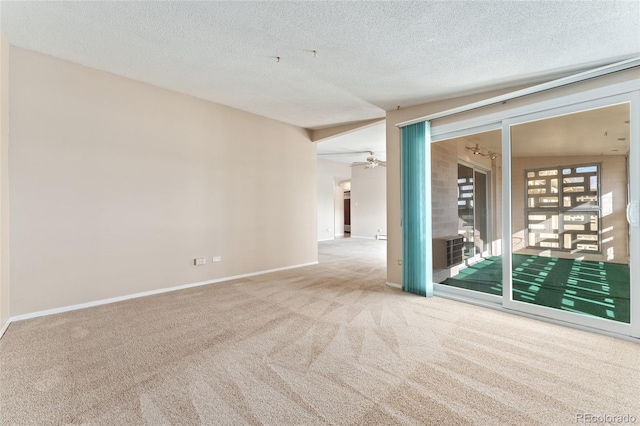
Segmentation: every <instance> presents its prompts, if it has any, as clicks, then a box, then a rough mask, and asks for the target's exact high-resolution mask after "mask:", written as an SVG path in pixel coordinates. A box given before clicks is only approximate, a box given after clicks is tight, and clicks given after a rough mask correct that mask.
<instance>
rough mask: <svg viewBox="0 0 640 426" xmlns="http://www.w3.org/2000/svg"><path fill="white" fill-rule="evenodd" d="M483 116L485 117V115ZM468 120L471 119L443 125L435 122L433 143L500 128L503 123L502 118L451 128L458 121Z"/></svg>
mask: <svg viewBox="0 0 640 426" xmlns="http://www.w3.org/2000/svg"><path fill="white" fill-rule="evenodd" d="M482 118H483V119H484V117H482ZM468 121H471V120H465V121H457V122H456V123H453V124H450V125H441V126H438V125H436V124H434V126H433V127H432V131H433V133H432V134H431V143H434V142H440V141H443V140H449V139H455V138H461V137H463V136H469V135H475V134H477V133H485V132H490V131H492V130H500V129H501V126H502V124H501V123H500V121H501V120H495V121H493V122H491V123H485V124H481V125H478V126H475V125H473V126H470V127H469V126H466V125H465V126H464V128H461V129H457V130H450V128H451V127H452V126H453V125H457V124H458V123H467V122H468ZM455 127H456V128H457V127H460V126H455Z"/></svg>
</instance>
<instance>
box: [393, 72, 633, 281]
mask: <svg viewBox="0 0 640 426" xmlns="http://www.w3.org/2000/svg"><path fill="white" fill-rule="evenodd" d="M638 78H640V69H632V70H628V71H623V72H618V73H615V74H613V75H611V76H607V77H603V78H598V79H592V80H587V81H585V82H582V83H577V84H572V85H570V86H565V87H562V88H559V89H554V90H550V91H546V92H542V93H539V94H536V95H530V96H526V97H524V98H520V99H515V100H512V101H509V102H506V103H505V104H498V105H493V106H490V107H485V108H481V109H477V110H473V111H470V112H467V113H464V114H457V115H454V116H451V117H448V118H445V119H438V120H435V121H434V122H433V123H432V125H433V126H439V125H443V124H447V123H452V122H456V121H461V120H466V119H470V118H474V117H478V116H482V115H487V114H493V113H501V112H505V115H506V111H508V110H509V109H511V108H516V107H519V106H524V105H527V104H531V103H535V102H542V101H546V100H549V99H553V98H556V97H560V96H566V95H571V94H575V93H579V92H582V91H585V90H590V89H595V88H599V87H603V86H605V85H609V84H614V83H619V82H625V81H630V80H634V79H638ZM517 89H519V87H516V88H511V89H504V90H497V91H493V92H487V93H482V94H477V95H472V96H466V97H460V98H454V99H447V100H443V101H438V102H432V103H427V104H421V105H416V106H412V107H407V108H402V107H401V108H400V109H398V110H391V111H387V126H386V128H387V132H386V133H387V153H386V154H387V235H388V241H387V281H389V282H392V283H398V284H400V283H401V281H402V267H401V266H400V265H398V260H400V259H402V233H401V228H400V216H401V209H400V129H399V128H398V127H397V124H399V123H402V122H405V121H409V120H413V119H417V118H420V117H424V116H426V115H429V114H434V113H436V112H441V111H445V110H448V109H451V108H455V107H458V106H463V105H467V104H469V103H472V102H476V101H480V100H484V99H488V98H491V97H493V96H498V95H500V94H504V93H508V92H512V91H513V90H517ZM497 172H498V173H499V174H501V171H500V170H498V171H497ZM498 189H499V188H496V190H498ZM496 201H499V200H498V199H496ZM498 229H499V228H498Z"/></svg>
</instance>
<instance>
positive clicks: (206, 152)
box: [9, 46, 317, 316]
mask: <svg viewBox="0 0 640 426" xmlns="http://www.w3.org/2000/svg"><path fill="white" fill-rule="evenodd" d="M10 71H11V73H10V81H9V84H10V87H11V93H12V96H11V99H10V104H9V108H10V111H11V117H10V118H11V136H10V138H11V139H10V149H9V157H10V164H11V169H10V176H9V178H10V180H9V182H10V196H11V206H10V214H11V217H12V221H11V225H10V226H11V241H10V250H11V271H10V278H11V298H10V303H11V315H12V316H13V315H21V314H27V313H31V312H35V311H40V310H46V309H51V308H58V307H64V306H69V305H73V304H79V303H84V302H91V301H96V300H101V299H106V298H111V297H117V296H123V295H130V294H134V293H138V292H145V291H151V290H157V289H163V288H167V287H172V286H178V285H183V284H190V283H197V282H202V281H208V280H213V279H217V278H222V277H228V276H234V275H239V274H246V273H251V272H257V271H263V270H268V269H274V268H280V267H287V266H292V265H299V264H304V263H309V262H314V261H316V260H317V245H316V235H317V234H316V231H317V228H316V214H317V210H316V190H315V189H316V184H317V183H316V156H315V146H314V144H312V143H311V142H310V140H309V137H308V135H307V133H306V132H305V131H304V130H303V129H300V128H297V127H294V126H290V125H286V124H283V123H281V122H277V121H274V120H270V119H267V118H264V117H260V116H256V115H252V114H249V113H246V112H242V111H239V110H235V109H231V108H228V107H224V106H221V105H216V104H213V103H209V102H205V101H202V100H198V99H195V98H192V97H189V96H184V95H181V94H178V93H174V92H170V91H167V90H163V89H159V88H157V87H153V86H150V85H146V84H142V83H139V82H136V81H133V80H128V79H125V78H121V77H117V76H114V75H111V74H108V73H103V72H99V71H96V70H94V69H90V68H86V67H83V66H80V65H76V64H73V63H70V62H66V61H62V60H58V59H55V58H52V57H49V56H45V55H42V54H38V53H35V52H31V51H27V50H23V49H20V48H16V47H13V46H12V47H11V62H10ZM212 256H221V257H222V261H221V262H218V263H212V262H211V257H212ZM196 257H206V258H207V260H208V261H207V264H206V265H205V266H198V267H196V266H193V259H194V258H196Z"/></svg>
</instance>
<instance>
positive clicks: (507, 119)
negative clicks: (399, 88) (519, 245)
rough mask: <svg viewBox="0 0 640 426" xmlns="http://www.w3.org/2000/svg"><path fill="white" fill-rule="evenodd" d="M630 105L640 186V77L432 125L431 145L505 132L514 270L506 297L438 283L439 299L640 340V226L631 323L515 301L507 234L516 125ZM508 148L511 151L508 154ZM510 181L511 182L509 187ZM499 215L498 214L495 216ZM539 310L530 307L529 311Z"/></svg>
mask: <svg viewBox="0 0 640 426" xmlns="http://www.w3.org/2000/svg"><path fill="white" fill-rule="evenodd" d="M626 102H628V103H630V124H629V126H630V129H629V133H630V140H629V145H630V154H629V161H630V164H631V165H632V166H631V167H630V168H629V182H630V183H631V182H638V183H640V90H639V89H638V79H635V80H631V81H627V82H623V83H614V84H611V85H605V86H602V87H599V88H595V89H587V90H585V91H583V92H578V93H574V94H569V95H560V96H559V97H555V98H550V99H546V100H542V101H539V102H533V103H532V104H528V105H524V106H517V107H515V108H513V109H510V110H505V111H500V112H489V113H487V114H485V115H480V116H476V117H473V118H466V119H462V120H458V121H453V122H449V123H445V124H440V125H439V124H437V121H436V122H435V123H432V126H431V134H430V136H431V140H430V143H436V142H440V141H444V140H448V139H453V138H457V137H462V136H467V135H472V134H475V133H482V132H487V131H491V130H498V129H501V130H502V139H503V141H502V142H503V152H502V153H501V155H502V175H501V179H502V209H503V218H502V235H503V238H502V243H501V244H499V246H500V248H501V249H502V250H501V253H499V254H502V255H503V256H504V258H505V261H508V262H509V265H508V267H505V268H504V269H503V295H502V296H497V295H491V294H485V293H480V292H476V291H472V290H466V289H462V288H456V287H451V286H447V285H443V284H439V283H436V282H434V280H433V277H432V279H431V282H432V283H433V288H434V295H436V296H441V297H446V298H449V299H453V300H459V301H463V302H466V303H473V304H477V305H480V306H486V307H491V308H494V309H504V310H505V311H512V312H517V313H520V314H524V315H527V316H534V317H536V318H538V319H540V320H542V321H546V322H555V323H561V324H564V325H569V326H571V325H573V326H577V327H579V328H585V329H588V330H590V331H595V332H598V331H601V332H605V333H610V334H614V335H618V336H620V337H624V336H630V337H633V338H634V340H635V339H640V228H638V227H630V237H629V238H630V239H629V248H630V259H629V261H630V265H635V266H634V268H633V270H632V271H631V274H632V275H631V289H630V297H631V300H630V302H631V308H630V309H631V312H630V323H629V324H622V323H616V322H614V321H609V320H606V319H600V318H591V317H586V316H581V315H578V314H570V313H568V312H559V311H557V310H554V309H551V308H545V307H537V306H529V307H527V306H521V305H526V304H524V303H522V302H517V301H513V298H512V281H511V255H512V251H511V244H510V243H511V241H510V239H509V242H508V243H507V240H506V239H505V238H504V236H505V235H511V144H510V136H511V135H510V126H511V125H512V124H516V123H521V122H524V121H527V120H523V117H528V121H535V120H537V119H542V118H548V117H552V116H556V115H562V114H570V113H573V112H580V111H584V110H586V109H590V108H600V107H605V106H610V105H613V104H618V103H626ZM505 150H507V151H505ZM633 164H635V165H636V166H635V167H634V166H633ZM507 182H508V184H507ZM425 183H426V186H427V190H428V191H430V189H431V167H430V164H427V170H426V176H425ZM638 186H640V184H636V188H634V189H633V190H632V189H630V198H629V201H634V200H635V201H636V202H638V203H640V188H638ZM495 213H497V212H495ZM531 307H532V308H533V309H529V308H531Z"/></svg>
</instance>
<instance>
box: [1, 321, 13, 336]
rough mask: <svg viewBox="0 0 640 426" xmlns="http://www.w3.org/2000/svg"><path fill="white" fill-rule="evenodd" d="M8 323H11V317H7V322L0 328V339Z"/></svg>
mask: <svg viewBox="0 0 640 426" xmlns="http://www.w3.org/2000/svg"><path fill="white" fill-rule="evenodd" d="M9 324H11V318H9V319H7V323H6V324H5V325H4V327H2V329H1V330H0V339H2V336H4V332H5V331H7V328H9Z"/></svg>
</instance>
